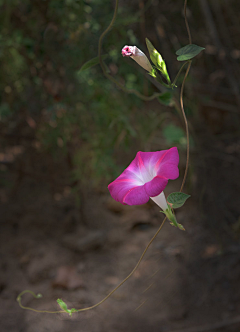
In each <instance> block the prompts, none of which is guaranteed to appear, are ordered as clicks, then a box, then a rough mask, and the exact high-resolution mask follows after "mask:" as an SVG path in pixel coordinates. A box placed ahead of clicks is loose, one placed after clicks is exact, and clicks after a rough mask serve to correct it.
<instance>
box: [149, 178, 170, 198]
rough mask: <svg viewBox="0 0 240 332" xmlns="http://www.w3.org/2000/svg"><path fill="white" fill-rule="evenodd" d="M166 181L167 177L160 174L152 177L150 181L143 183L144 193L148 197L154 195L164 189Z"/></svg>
mask: <svg viewBox="0 0 240 332" xmlns="http://www.w3.org/2000/svg"><path fill="white" fill-rule="evenodd" d="M167 183H168V179H166V178H164V177H162V176H155V178H153V179H152V181H149V182H147V183H145V185H144V187H145V190H146V193H147V194H148V195H149V196H150V197H154V196H157V195H159V194H160V193H161V192H162V191H163V190H164V189H165V187H166V185H167Z"/></svg>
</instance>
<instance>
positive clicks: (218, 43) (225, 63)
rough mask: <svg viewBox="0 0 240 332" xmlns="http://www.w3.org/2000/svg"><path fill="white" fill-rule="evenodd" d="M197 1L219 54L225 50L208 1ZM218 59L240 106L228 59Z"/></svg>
mask: <svg viewBox="0 0 240 332" xmlns="http://www.w3.org/2000/svg"><path fill="white" fill-rule="evenodd" d="M198 1H199V2H200V5H201V7H202V12H203V14H204V16H205V19H206V24H207V27H208V30H209V33H210V36H211V37H212V40H213V43H214V44H215V46H216V48H217V50H218V53H219V54H221V53H222V52H223V51H224V52H225V50H224V47H223V45H222V42H221V40H220V38H219V35H218V31H217V28H216V26H215V24H214V20H213V16H212V13H211V10H210V8H209V5H208V2H207V0H198ZM219 60H220V61H221V63H222V66H223V67H224V68H225V70H226V78H227V80H228V84H229V86H230V87H231V89H232V91H233V93H234V95H235V98H236V102H237V104H238V106H239V107H240V92H239V88H238V82H237V80H236V79H235V77H234V74H233V72H232V68H231V66H230V64H229V62H228V59H227V58H226V57H224V58H221V57H219Z"/></svg>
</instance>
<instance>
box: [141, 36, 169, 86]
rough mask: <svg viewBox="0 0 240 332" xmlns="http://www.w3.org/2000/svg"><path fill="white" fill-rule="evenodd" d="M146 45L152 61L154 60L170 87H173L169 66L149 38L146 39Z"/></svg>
mask: <svg viewBox="0 0 240 332" xmlns="http://www.w3.org/2000/svg"><path fill="white" fill-rule="evenodd" d="M146 44H147V48H148V52H149V55H150V59H151V60H152V62H153V64H154V65H155V66H156V68H157V69H158V70H159V71H160V72H161V74H162V76H163V77H164V78H165V79H166V81H167V83H168V85H171V80H170V77H169V75H168V71H167V66H166V63H165V61H164V60H163V58H162V56H161V54H160V53H159V52H158V51H157V50H156V49H155V47H154V46H153V45H152V43H151V42H150V41H149V40H148V39H147V38H146Z"/></svg>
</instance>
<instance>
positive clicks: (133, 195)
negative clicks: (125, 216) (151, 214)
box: [123, 185, 149, 205]
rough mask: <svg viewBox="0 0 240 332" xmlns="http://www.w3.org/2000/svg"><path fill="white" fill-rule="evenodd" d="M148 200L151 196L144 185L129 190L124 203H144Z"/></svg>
mask: <svg viewBox="0 0 240 332" xmlns="http://www.w3.org/2000/svg"><path fill="white" fill-rule="evenodd" d="M148 200H149V196H148V194H147V193H146V190H145V187H144V185H143V186H139V187H135V188H132V189H131V190H129V191H128V193H127V194H126V195H125V196H124V198H123V203H124V204H127V205H142V204H145V203H147V202H148Z"/></svg>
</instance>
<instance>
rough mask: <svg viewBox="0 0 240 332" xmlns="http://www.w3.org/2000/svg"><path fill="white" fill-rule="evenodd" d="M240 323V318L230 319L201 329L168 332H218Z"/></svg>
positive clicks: (193, 328) (192, 328)
mask: <svg viewBox="0 0 240 332" xmlns="http://www.w3.org/2000/svg"><path fill="white" fill-rule="evenodd" d="M237 323H240V316H238V317H236V318H233V319H229V320H226V321H223V322H221V323H214V324H209V325H204V326H201V327H200V326H199V327H191V328H188V329H182V330H173V331H168V332H207V331H213V330H217V329H220V328H223V327H227V326H230V325H233V324H237Z"/></svg>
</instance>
